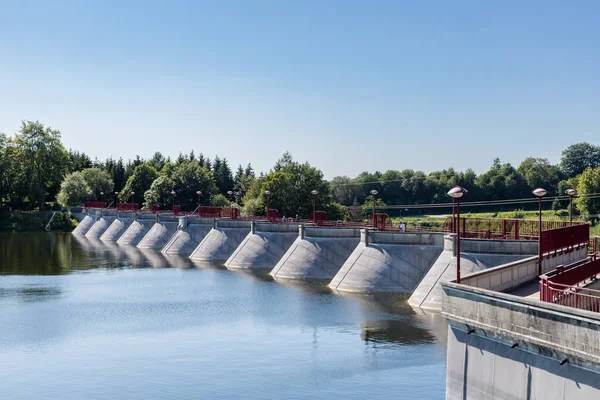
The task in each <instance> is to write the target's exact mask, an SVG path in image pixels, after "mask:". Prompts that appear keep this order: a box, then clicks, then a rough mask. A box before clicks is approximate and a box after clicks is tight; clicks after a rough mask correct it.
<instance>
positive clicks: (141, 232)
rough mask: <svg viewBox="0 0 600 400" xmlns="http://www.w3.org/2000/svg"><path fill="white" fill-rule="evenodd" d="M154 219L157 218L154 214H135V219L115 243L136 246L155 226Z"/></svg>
mask: <svg viewBox="0 0 600 400" xmlns="http://www.w3.org/2000/svg"><path fill="white" fill-rule="evenodd" d="M156 219H157V217H156V215H154V214H137V219H136V220H134V221H133V222H132V223H131V225H129V228H127V230H126V231H125V232H124V233H123V234H122V235H121V237H120V238H119V239H118V240H117V243H118V244H122V245H133V246H137V245H138V243H140V242H141V241H142V239H143V238H144V236H146V234H147V233H148V232H149V231H150V229H151V228H152V226H153V225H154V224H155V222H156Z"/></svg>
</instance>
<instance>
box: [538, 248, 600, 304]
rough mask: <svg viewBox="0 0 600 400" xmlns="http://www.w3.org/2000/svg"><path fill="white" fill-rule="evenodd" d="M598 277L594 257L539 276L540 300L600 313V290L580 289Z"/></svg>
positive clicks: (598, 261) (599, 267)
mask: <svg viewBox="0 0 600 400" xmlns="http://www.w3.org/2000/svg"><path fill="white" fill-rule="evenodd" d="M598 275H600V259H598V258H596V257H595V256H592V257H590V258H589V259H586V260H584V261H581V262H577V263H574V264H570V265H568V266H559V267H557V268H556V269H555V270H552V271H550V272H547V273H546V274H544V275H541V276H540V300H541V301H545V302H548V303H554V304H561V305H564V306H568V307H574V308H579V309H582V310H588V311H595V312H600V290H596V289H589V288H585V287H582V285H584V284H585V283H586V282H588V281H594V280H596V278H597V277H598Z"/></svg>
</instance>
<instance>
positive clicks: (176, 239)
mask: <svg viewBox="0 0 600 400" xmlns="http://www.w3.org/2000/svg"><path fill="white" fill-rule="evenodd" d="M213 221H214V220H213V219H212V218H198V217H179V229H177V231H176V232H175V234H174V235H173V237H171V238H170V239H169V241H168V242H167V243H165V245H164V246H163V247H162V249H161V253H163V254H171V255H180V256H185V257H187V256H189V255H190V254H192V253H193V252H194V250H195V249H196V248H197V247H198V245H199V244H200V242H201V241H202V239H204V237H205V236H206V235H207V234H208V232H210V230H211V229H212V227H213V224H214V222H213Z"/></svg>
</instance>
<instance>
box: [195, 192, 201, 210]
mask: <svg viewBox="0 0 600 400" xmlns="http://www.w3.org/2000/svg"><path fill="white" fill-rule="evenodd" d="M196 196H198V207H200V196H202V192H201V191H200V190H198V191H197V192H196Z"/></svg>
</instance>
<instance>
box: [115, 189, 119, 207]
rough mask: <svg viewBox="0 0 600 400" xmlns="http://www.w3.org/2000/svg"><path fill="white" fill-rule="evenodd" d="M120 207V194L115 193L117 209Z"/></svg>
mask: <svg viewBox="0 0 600 400" xmlns="http://www.w3.org/2000/svg"><path fill="white" fill-rule="evenodd" d="M118 205H119V192H115V208H118V207H117V206H118Z"/></svg>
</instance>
